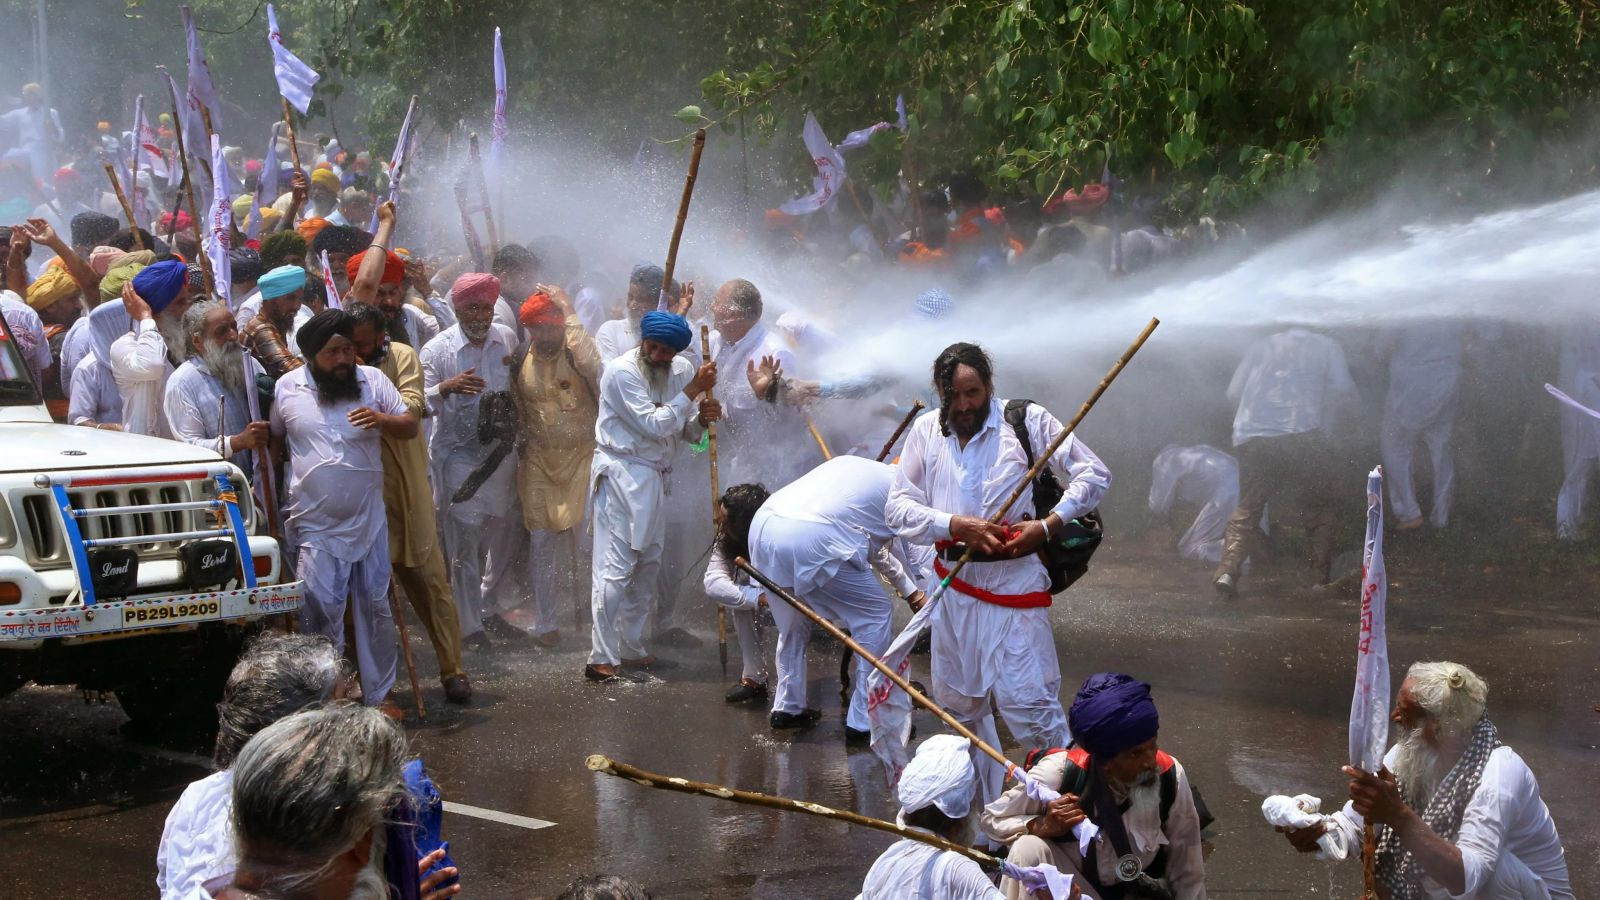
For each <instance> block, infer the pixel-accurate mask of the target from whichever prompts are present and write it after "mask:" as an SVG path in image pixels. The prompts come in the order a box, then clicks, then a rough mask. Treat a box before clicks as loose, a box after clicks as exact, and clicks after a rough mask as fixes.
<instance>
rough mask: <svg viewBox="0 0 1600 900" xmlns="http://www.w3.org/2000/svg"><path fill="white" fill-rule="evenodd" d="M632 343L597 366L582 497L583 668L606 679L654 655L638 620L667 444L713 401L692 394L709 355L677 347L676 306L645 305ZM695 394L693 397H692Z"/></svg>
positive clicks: (643, 608) (659, 512)
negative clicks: (587, 580) (586, 628)
mask: <svg viewBox="0 0 1600 900" xmlns="http://www.w3.org/2000/svg"><path fill="white" fill-rule="evenodd" d="M639 333H640V341H639V346H638V347H637V348H636V349H634V350H630V351H628V352H627V353H624V354H622V355H621V356H619V357H617V358H616V359H614V360H612V361H611V362H610V363H609V364H607V365H606V367H605V370H604V371H603V372H602V373H601V375H600V412H599V419H598V420H597V421H596V422H595V454H594V463H593V465H592V467H591V469H590V488H589V502H590V504H591V508H592V518H591V519H590V521H592V522H593V523H594V563H593V565H594V569H593V573H594V585H593V588H592V593H591V607H592V612H593V615H594V627H593V632H592V648H591V651H590V654H589V664H588V665H587V666H585V667H584V676H585V677H586V678H588V679H589V680H591V681H615V680H617V679H618V678H619V677H620V676H621V668H620V667H621V665H622V664H624V663H627V664H629V665H632V666H635V667H638V668H642V669H648V668H651V667H652V666H655V665H657V664H658V660H656V659H655V657H653V656H650V655H649V654H647V653H646V652H645V649H644V626H645V619H646V618H647V617H648V615H649V612H650V607H651V602H650V601H651V599H652V598H651V597H650V593H651V591H652V590H653V589H655V584H656V576H657V575H658V574H659V571H660V567H661V549H662V545H663V543H664V542H665V540H666V509H665V504H664V501H665V497H666V479H667V476H668V474H670V472H671V462H672V456H673V451H674V449H675V445H676V443H677V442H678V441H679V440H684V441H690V442H692V441H695V440H698V439H699V437H700V433H701V431H702V430H703V429H704V428H705V426H706V425H707V424H709V423H711V422H715V421H716V420H718V419H720V418H721V417H722V407H721V405H720V404H719V403H718V402H717V401H716V400H713V399H711V398H709V397H706V398H701V395H702V394H704V393H706V391H708V390H710V389H711V388H712V387H713V386H715V384H716V381H717V366H716V363H706V364H704V365H702V366H700V367H699V368H698V370H697V369H696V368H695V367H694V366H693V364H691V363H690V362H689V361H688V360H687V359H683V358H681V357H680V356H679V354H681V353H682V352H683V351H684V349H686V348H687V347H688V346H689V343H690V340H691V332H690V330H689V323H688V322H687V321H686V320H685V319H684V318H683V316H680V315H675V314H673V313H667V312H649V313H646V314H645V315H644V316H643V318H641V319H640V322H639ZM696 398H700V399H699V400H698V402H696Z"/></svg>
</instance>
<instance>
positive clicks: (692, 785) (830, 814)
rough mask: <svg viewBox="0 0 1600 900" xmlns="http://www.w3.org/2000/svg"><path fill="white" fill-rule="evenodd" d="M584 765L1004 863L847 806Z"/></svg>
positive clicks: (597, 763)
mask: <svg viewBox="0 0 1600 900" xmlns="http://www.w3.org/2000/svg"><path fill="white" fill-rule="evenodd" d="M584 765H586V766H588V768H589V771H591V772H597V773H600V774H603V775H613V776H616V777H617V778H623V779H626V780H628V781H631V782H633V783H634V784H638V785H642V786H644V787H653V788H660V789H661V790H665V791H675V792H677V793H680V794H694V795H697V796H701V797H711V798H714V799H717V800H728V801H730V802H733V803H740V804H743V805H745V806H760V807H765V808H766V809H776V810H781V811H783V812H797V813H805V814H807V815H812V816H821V817H822V818H825V819H833V820H835V821H839V822H845V823H847V824H850V825H860V826H861V827H863V828H871V829H873V830H875V831H882V832H886V833H888V834H892V835H895V836H896V837H901V838H905V839H907V840H912V841H921V842H922V843H924V844H928V845H930V846H933V847H938V848H939V849H940V850H946V851H949V852H951V853H959V854H961V855H962V856H965V857H966V858H968V859H970V860H972V861H974V862H976V863H978V864H979V865H981V866H988V867H989V868H994V869H998V868H1000V865H1001V863H1000V860H999V859H997V858H996V857H993V856H990V855H989V854H987V853H984V852H983V851H981V850H974V849H973V848H971V847H966V846H963V845H961V844H957V843H954V842H951V841H947V840H945V839H944V838H942V837H939V836H938V835H935V834H932V833H930V832H926V831H919V830H916V829H913V828H908V827H906V826H904V825H897V824H895V823H893V822H885V821H884V820H882V819H874V818H872V817H870V816H863V815H861V814H860V813H855V812H851V811H850V810H846V809H833V808H832V807H828V806H823V805H821V804H818V803H811V802H809V801H806V800H792V799H790V798H788V797H778V796H775V795H772V794H759V793H756V792H755V791H741V790H737V789H735V788H730V787H724V786H722V785H720V784H709V783H705V782H699V781H690V780H688V779H686V778H677V777H674V776H668V775H657V774H656V773H654V772H646V771H644V770H643V769H639V768H635V767H634V766H630V765H628V764H627V763H624V762H618V761H616V760H614V759H612V758H610V757H608V756H602V755H600V754H598V753H597V754H595V755H593V756H590V757H589V758H588V759H586V760H584Z"/></svg>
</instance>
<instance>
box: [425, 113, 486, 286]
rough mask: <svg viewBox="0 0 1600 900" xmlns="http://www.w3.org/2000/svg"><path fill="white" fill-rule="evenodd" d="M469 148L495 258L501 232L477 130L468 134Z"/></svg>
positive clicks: (479, 198) (484, 226) (473, 177)
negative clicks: (491, 197)
mask: <svg viewBox="0 0 1600 900" xmlns="http://www.w3.org/2000/svg"><path fill="white" fill-rule="evenodd" d="M408 137H409V135H408ZM407 143H409V141H407ZM467 148H468V150H467V152H468V155H469V156H470V157H471V159H472V180H473V181H475V182H476V183H477V187H478V203H479V204H480V205H481V206H482V207H483V230H484V233H485V234H486V235H488V237H489V247H488V253H487V255H488V257H489V259H490V260H493V259H494V255H495V253H497V252H499V250H500V233H499V231H498V230H497V229H496V228H495V224H494V210H493V209H491V208H490V206H489V182H488V181H487V180H485V179H484V177H483V159H482V157H480V156H479V155H478V135H477V133H476V132H474V133H473V134H471V135H468V136H467ZM407 149H409V148H407Z"/></svg>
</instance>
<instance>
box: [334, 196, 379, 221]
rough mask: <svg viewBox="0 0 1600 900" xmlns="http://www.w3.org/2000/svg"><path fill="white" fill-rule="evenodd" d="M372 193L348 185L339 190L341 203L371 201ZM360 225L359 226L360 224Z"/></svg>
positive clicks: (341, 204)
mask: <svg viewBox="0 0 1600 900" xmlns="http://www.w3.org/2000/svg"><path fill="white" fill-rule="evenodd" d="M371 202H372V195H371V194H369V193H367V192H366V191H364V190H362V189H361V188H358V187H347V188H345V189H344V190H343V191H340V192H339V205H340V206H343V205H344V204H346V203H371ZM358 227H359V226H358Z"/></svg>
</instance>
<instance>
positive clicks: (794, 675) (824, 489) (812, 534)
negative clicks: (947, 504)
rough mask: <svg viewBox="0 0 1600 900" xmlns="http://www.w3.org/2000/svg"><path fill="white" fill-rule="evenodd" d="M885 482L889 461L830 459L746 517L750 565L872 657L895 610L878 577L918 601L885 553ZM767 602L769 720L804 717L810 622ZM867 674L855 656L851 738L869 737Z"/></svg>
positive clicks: (888, 536)
mask: <svg viewBox="0 0 1600 900" xmlns="http://www.w3.org/2000/svg"><path fill="white" fill-rule="evenodd" d="M893 483H894V467H893V466H889V465H886V464H884V463H880V462H875V461H873V460H870V459H865V458H863V457H859V456H838V457H834V458H833V459H830V460H828V461H827V462H825V463H823V464H822V465H820V466H817V467H816V468H815V469H812V470H811V471H810V472H808V473H806V474H805V475H802V476H801V477H800V478H799V479H797V480H795V481H794V482H792V483H791V484H789V485H787V486H785V487H783V488H781V489H780V490H779V491H778V492H777V493H775V494H773V495H772V496H771V497H769V498H767V502H766V503H764V504H762V506H761V509H760V510H759V511H757V512H756V515H755V519H754V520H752V522H751V523H750V538H749V544H750V563H751V565H752V566H754V567H755V568H756V569H757V570H759V571H761V572H762V573H763V574H765V575H766V576H767V577H768V578H771V579H772V580H773V581H774V582H775V583H776V584H777V585H778V586H780V587H782V588H784V589H785V590H787V591H788V592H789V593H791V594H793V595H794V596H795V597H797V598H799V599H800V600H802V601H804V602H805V603H807V604H808V605H810V606H811V608H812V609H814V610H816V611H817V613H819V614H820V615H822V616H823V617H825V618H828V619H831V620H833V621H835V622H842V623H844V626H845V627H846V628H847V629H849V631H850V636H851V637H853V638H854V639H855V640H856V641H857V642H858V643H860V644H861V646H863V647H865V648H866V649H867V650H868V651H870V652H871V653H872V654H873V655H874V656H882V655H883V651H884V649H885V648H886V647H888V645H889V639H890V638H891V637H892V633H891V631H890V627H889V626H890V619H891V618H892V616H893V615H894V601H893V600H892V599H891V598H890V597H889V596H888V595H887V594H885V593H884V590H883V585H882V583H880V582H879V581H878V576H879V575H882V576H883V577H884V578H885V579H887V580H888V582H889V584H890V586H891V587H893V588H894V590H895V591H896V592H897V593H899V594H900V595H901V596H902V597H905V598H906V600H907V601H908V602H910V603H912V604H913V606H916V605H920V601H921V592H920V591H919V590H918V589H917V582H916V580H915V579H914V578H913V577H912V576H911V574H909V573H908V572H907V571H906V566H905V565H904V564H903V563H902V562H901V561H900V560H898V559H896V557H895V556H894V554H893V553H892V552H890V546H891V544H892V543H893V542H894V538H895V532H894V529H892V528H890V527H889V523H888V522H887V521H886V520H885V519H884V512H883V511H884V505H885V504H886V503H887V502H888V499H889V489H890V487H891V486H892V485H893ZM768 606H769V607H770V608H771V610H772V619H773V621H774V622H775V623H776V624H777V626H778V656H777V674H778V678H777V688H776V691H775V692H774V693H773V698H772V725H773V727H775V728H778V727H793V726H795V725H803V724H808V723H809V722H810V721H814V719H815V715H814V714H815V712H816V711H815V710H808V709H807V707H806V645H807V644H808V643H810V640H811V623H810V620H808V619H806V617H805V616H803V615H801V614H800V613H799V612H797V611H796V610H795V609H794V608H793V607H791V606H790V605H789V604H787V603H784V602H781V601H777V602H769V603H768ZM871 671H872V666H871V665H870V664H869V663H867V662H866V661H865V660H863V659H857V660H856V678H855V688H854V690H853V692H852V693H851V695H850V711H849V714H848V716H847V717H846V719H845V726H846V731H845V734H846V735H847V737H849V738H851V739H854V740H865V739H866V738H867V736H868V730H869V723H868V721H867V676H868V674H869V673H870V672H871Z"/></svg>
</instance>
